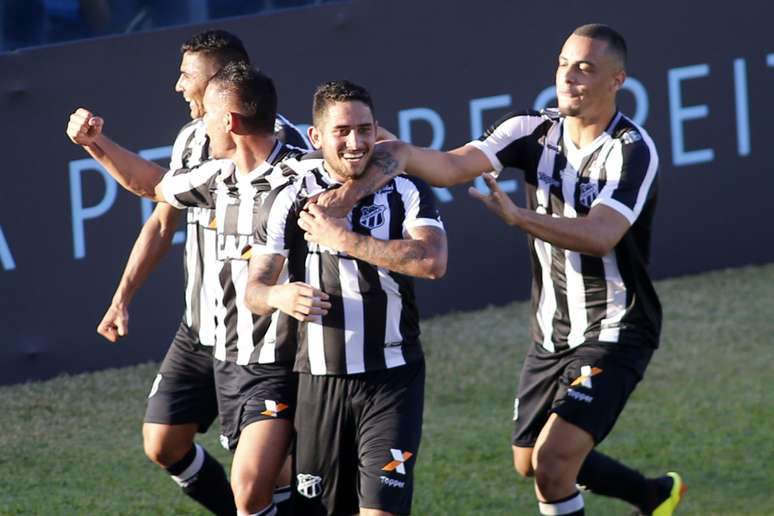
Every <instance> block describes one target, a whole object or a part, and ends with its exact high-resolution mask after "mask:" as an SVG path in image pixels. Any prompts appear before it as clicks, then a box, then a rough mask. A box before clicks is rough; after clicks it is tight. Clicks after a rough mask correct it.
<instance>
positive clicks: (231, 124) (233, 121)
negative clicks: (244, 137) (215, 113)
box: [223, 111, 240, 133]
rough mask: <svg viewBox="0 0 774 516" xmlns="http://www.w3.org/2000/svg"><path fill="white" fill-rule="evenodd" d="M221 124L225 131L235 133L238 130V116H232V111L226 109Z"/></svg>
mask: <svg viewBox="0 0 774 516" xmlns="http://www.w3.org/2000/svg"><path fill="white" fill-rule="evenodd" d="M223 126H224V127H225V128H226V131H227V132H229V133H236V132H239V128H240V127H239V126H240V124H239V117H238V116H234V113H232V112H231V111H226V112H225V113H224V114H223Z"/></svg>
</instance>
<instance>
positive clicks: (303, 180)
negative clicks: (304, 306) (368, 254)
mask: <svg viewBox="0 0 774 516" xmlns="http://www.w3.org/2000/svg"><path fill="white" fill-rule="evenodd" d="M334 184H336V182H335V181H334V180H333V179H332V178H331V177H330V176H329V175H328V174H327V172H326V171H325V169H324V167H323V166H322V165H320V166H319V167H317V168H316V169H314V170H313V171H312V172H311V173H308V174H305V175H303V176H301V177H300V179H298V180H297V181H296V182H294V183H293V184H287V185H285V186H283V187H282V188H279V189H277V190H275V191H273V192H272V193H271V194H270V195H269V197H268V198H267V200H266V206H267V208H268V209H265V210H264V214H265V215H266V218H265V220H264V221H262V222H261V224H260V225H259V228H258V232H257V234H256V238H255V241H256V244H255V245H254V246H253V252H254V253H264V254H281V255H283V256H286V257H287V258H288V274H289V276H290V281H304V282H305V283H308V284H310V285H312V286H314V287H316V288H319V289H321V290H322V291H324V292H325V293H327V294H328V295H329V296H330V299H329V300H330V302H331V305H332V307H331V309H330V310H329V311H328V314H327V315H325V316H323V317H322V320H321V321H319V322H306V323H304V324H301V325H300V327H299V332H298V353H297V355H296V362H295V367H294V370H295V371H297V372H303V373H311V374H315V375H350V374H357V373H363V372H371V371H378V370H383V369H390V368H393V367H398V366H402V365H405V364H409V363H413V362H416V361H418V360H420V359H421V357H422V348H421V346H420V342H419V312H418V310H417V306H416V301H415V297H414V286H413V279H412V278H410V277H409V276H406V275H403V274H399V273H396V272H392V271H389V270H387V269H385V268H382V267H376V266H374V265H371V264H369V263H367V262H364V261H362V260H359V259H356V258H352V257H350V256H348V255H347V254H345V253H342V252H337V251H335V250H333V249H329V248H325V247H321V246H319V245H318V244H315V243H311V242H310V243H307V242H306V241H305V240H304V237H303V232H302V231H301V230H300V229H299V228H298V215H299V213H300V211H301V209H302V208H303V206H304V203H305V202H306V199H308V198H309V197H311V196H314V195H316V194H317V193H319V192H322V191H324V190H326V189H328V188H329V187H331V186H332V185H334ZM347 220H348V223H349V226H350V228H351V229H352V231H354V232H356V233H360V234H363V235H368V236H372V237H374V238H378V239H381V240H397V239H402V238H404V234H405V233H406V231H407V230H409V229H411V228H414V227H419V226H433V227H438V228H441V229H443V224H442V223H441V219H440V216H439V214H438V211H437V210H436V208H435V205H434V200H433V195H432V192H431V190H430V189H429V187H428V186H427V185H426V184H424V183H423V182H421V181H420V180H418V179H415V178H411V177H407V176H398V177H396V178H394V179H393V180H391V181H390V182H389V183H387V184H386V185H385V186H384V187H382V188H381V189H380V190H378V191H377V192H376V193H374V194H372V195H370V196H368V197H365V198H364V199H363V200H361V201H360V202H359V203H358V204H357V205H356V206H355V207H354V208H353V210H352V211H351V212H350V214H349V215H348V217H347Z"/></svg>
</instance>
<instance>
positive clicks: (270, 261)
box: [251, 254, 284, 285]
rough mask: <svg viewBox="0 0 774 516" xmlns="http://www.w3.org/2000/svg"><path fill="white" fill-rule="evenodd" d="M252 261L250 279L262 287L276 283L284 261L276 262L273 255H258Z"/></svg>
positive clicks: (275, 257)
mask: <svg viewBox="0 0 774 516" xmlns="http://www.w3.org/2000/svg"><path fill="white" fill-rule="evenodd" d="M253 260H254V261H253V262H251V266H252V269H253V272H252V274H251V276H252V278H254V279H255V280H257V281H259V282H260V283H263V284H264V285H274V284H275V283H277V278H278V277H279V273H280V269H282V263H283V261H284V260H278V259H277V256H276V255H273V254H265V255H258V256H256V257H255V258H253Z"/></svg>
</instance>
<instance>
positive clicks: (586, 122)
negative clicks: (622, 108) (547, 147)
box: [564, 104, 617, 148]
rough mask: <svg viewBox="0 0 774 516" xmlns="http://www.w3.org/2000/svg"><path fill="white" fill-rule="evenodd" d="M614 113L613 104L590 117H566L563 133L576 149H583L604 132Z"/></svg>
mask: <svg viewBox="0 0 774 516" xmlns="http://www.w3.org/2000/svg"><path fill="white" fill-rule="evenodd" d="M616 111H617V109H616V107H615V104H611V105H610V106H608V107H606V108H605V109H604V110H600V111H598V112H596V113H594V114H593V115H591V116H568V117H567V118H565V120H564V127H565V131H567V133H568V134H569V136H570V139H571V140H572V142H573V143H574V144H575V145H576V146H577V147H578V148H580V147H583V146H585V145H588V144H589V143H591V142H593V141H594V140H596V139H597V137H598V136H599V135H600V134H602V133H603V132H605V129H607V126H608V125H609V124H610V122H611V121H612V120H613V117H614V116H615V114H616Z"/></svg>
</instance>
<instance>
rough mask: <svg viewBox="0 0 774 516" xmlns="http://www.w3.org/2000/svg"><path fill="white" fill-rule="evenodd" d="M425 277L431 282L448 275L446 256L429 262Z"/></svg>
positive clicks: (426, 266)
mask: <svg viewBox="0 0 774 516" xmlns="http://www.w3.org/2000/svg"><path fill="white" fill-rule="evenodd" d="M424 273H425V274H424V275H423V277H424V278H425V279H429V280H437V279H441V278H443V277H444V276H445V275H446V256H439V257H436V258H432V259H430V260H428V261H427V263H426V265H425V271H424Z"/></svg>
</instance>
